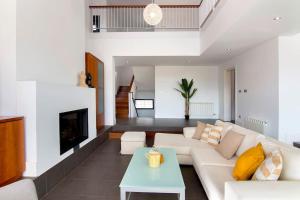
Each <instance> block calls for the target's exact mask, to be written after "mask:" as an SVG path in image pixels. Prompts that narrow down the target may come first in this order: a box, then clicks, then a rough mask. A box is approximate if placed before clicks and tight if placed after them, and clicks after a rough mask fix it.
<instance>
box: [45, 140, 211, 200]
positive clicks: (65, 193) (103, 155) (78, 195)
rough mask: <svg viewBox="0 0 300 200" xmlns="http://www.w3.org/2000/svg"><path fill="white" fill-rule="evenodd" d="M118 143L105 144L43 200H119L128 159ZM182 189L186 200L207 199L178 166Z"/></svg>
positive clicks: (141, 198)
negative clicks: (182, 184)
mask: <svg viewBox="0 0 300 200" xmlns="http://www.w3.org/2000/svg"><path fill="white" fill-rule="evenodd" d="M119 152H120V142H119V141H118V140H114V141H106V142H105V143H104V144H102V145H101V146H99V147H98V148H97V149H96V150H95V151H94V152H93V153H92V154H91V155H90V156H89V157H87V159H86V160H85V161H84V162H83V163H81V164H80V165H79V166H78V167H77V168H75V169H74V170H73V171H72V172H71V173H70V174H69V175H68V176H67V177H66V178H64V179H63V180H62V181H61V182H60V183H59V184H58V185H56V186H55V187H54V189H53V190H52V191H50V192H49V193H48V194H47V195H46V196H45V197H44V198H43V200H79V199H80V200H96V199H97V200H119V184H120V182H121V179H122V177H123V175H124V173H125V171H126V168H127V166H128V164H129V162H130V159H131V156H121V155H120V154H119ZM181 170H182V174H183V178H184V181H185V185H186V200H206V199H207V197H206V195H205V192H204V190H203V188H202V186H201V183H200V181H199V179H198V177H197V174H196V172H195V171H194V169H193V167H191V166H181ZM130 199H131V200H148V199H149V200H173V199H174V200H175V199H177V196H176V195H173V194H142V193H134V194H132V195H131V198H130Z"/></svg>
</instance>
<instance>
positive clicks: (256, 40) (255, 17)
mask: <svg viewBox="0 0 300 200" xmlns="http://www.w3.org/2000/svg"><path fill="white" fill-rule="evenodd" d="M277 16H280V17H282V20H280V21H274V20H273V18H274V17H277ZM297 33H300V0H289V1H285V0H262V1H258V3H257V5H256V6H254V7H253V8H252V9H251V10H250V11H249V13H246V14H245V15H244V16H243V17H242V18H241V19H239V20H238V22H237V23H236V24H234V25H233V26H232V27H231V28H230V29H229V30H228V31H227V32H226V33H225V34H223V35H222V36H221V37H219V38H218V39H217V40H216V41H215V42H214V43H213V45H212V46H210V47H209V48H208V49H207V50H206V51H205V52H204V53H203V54H202V55H201V56H192V57H116V64H117V65H192V66H197V65H198V66H199V65H216V64H220V63H224V62H225V61H226V60H229V59H231V58H233V57H235V56H238V55H240V54H242V53H243V52H245V51H247V49H249V48H251V47H253V46H256V45H258V44H260V43H262V42H264V41H266V40H268V39H272V38H274V37H277V36H286V35H294V34H297ZM127 61H128V62H127ZM128 63H129V64H128Z"/></svg>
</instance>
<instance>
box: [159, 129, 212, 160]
mask: <svg viewBox="0 0 300 200" xmlns="http://www.w3.org/2000/svg"><path fill="white" fill-rule="evenodd" d="M154 146H155V147H165V148H173V149H175V150H176V154H179V155H190V154H191V152H190V151H191V148H193V147H197V148H204V149H205V148H212V147H211V146H210V145H209V144H206V143H203V142H201V141H200V140H195V139H191V138H185V137H184V136H183V135H182V134H171V133H170V134H168V133H156V134H155V140H154Z"/></svg>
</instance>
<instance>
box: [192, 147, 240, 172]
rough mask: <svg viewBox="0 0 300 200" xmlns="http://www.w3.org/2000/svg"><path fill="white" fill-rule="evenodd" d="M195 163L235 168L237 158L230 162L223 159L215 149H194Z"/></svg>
mask: <svg viewBox="0 0 300 200" xmlns="http://www.w3.org/2000/svg"><path fill="white" fill-rule="evenodd" d="M191 155H192V158H193V162H194V163H196V164H197V166H200V165H215V166H228V167H233V166H234V165H235V161H236V159H237V157H234V158H232V159H230V160H227V159H225V158H223V156H221V155H220V154H219V153H218V152H217V151H216V150H215V149H203V148H202V149H201V148H192V150H191Z"/></svg>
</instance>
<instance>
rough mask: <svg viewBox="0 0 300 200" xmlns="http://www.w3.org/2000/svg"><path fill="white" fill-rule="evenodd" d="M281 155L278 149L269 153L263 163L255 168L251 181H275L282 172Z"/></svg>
mask: <svg viewBox="0 0 300 200" xmlns="http://www.w3.org/2000/svg"><path fill="white" fill-rule="evenodd" d="M282 164H283V159H282V153H281V151H280V150H279V149H277V150H274V151H273V152H270V153H269V154H268V155H267V158H266V159H265V160H264V162H263V163H262V164H261V165H260V166H259V167H258V168H257V170H256V172H255V173H254V175H253V177H252V180H257V181H277V180H278V179H279V176H280V174H281V171H282Z"/></svg>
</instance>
